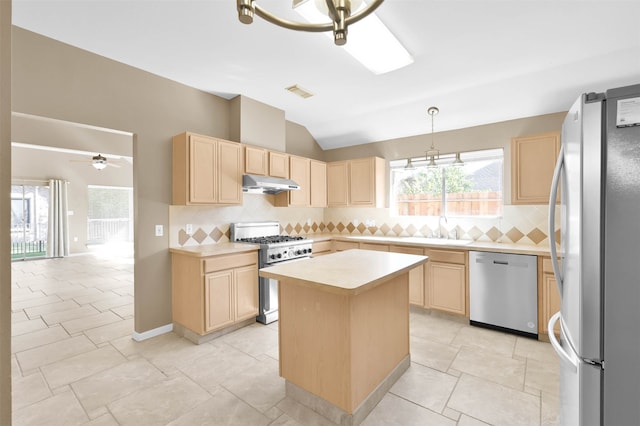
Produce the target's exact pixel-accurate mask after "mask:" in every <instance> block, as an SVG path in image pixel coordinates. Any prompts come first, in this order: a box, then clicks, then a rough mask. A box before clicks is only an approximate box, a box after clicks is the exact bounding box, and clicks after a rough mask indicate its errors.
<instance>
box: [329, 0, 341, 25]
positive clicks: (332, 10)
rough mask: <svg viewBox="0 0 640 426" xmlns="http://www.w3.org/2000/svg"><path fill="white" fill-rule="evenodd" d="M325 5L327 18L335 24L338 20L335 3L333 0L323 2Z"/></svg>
mask: <svg viewBox="0 0 640 426" xmlns="http://www.w3.org/2000/svg"><path fill="white" fill-rule="evenodd" d="M325 3H327V9H328V11H329V18H331V20H332V21H334V22H337V21H338V20H339V19H340V15H339V14H338V9H337V8H336V5H335V3H334V2H333V0H325Z"/></svg>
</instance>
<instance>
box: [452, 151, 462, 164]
mask: <svg viewBox="0 0 640 426" xmlns="http://www.w3.org/2000/svg"><path fill="white" fill-rule="evenodd" d="M451 165H453V166H457V167H460V166H464V161H462V160H461V159H460V153H459V152H456V159H455V160H453V163H451Z"/></svg>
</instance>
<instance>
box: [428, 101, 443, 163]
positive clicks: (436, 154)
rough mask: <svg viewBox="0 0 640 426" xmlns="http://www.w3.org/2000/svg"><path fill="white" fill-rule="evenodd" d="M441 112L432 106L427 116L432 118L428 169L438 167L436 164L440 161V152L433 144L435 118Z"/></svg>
mask: <svg viewBox="0 0 640 426" xmlns="http://www.w3.org/2000/svg"><path fill="white" fill-rule="evenodd" d="M439 112H440V110H439V109H438V108H437V107H434V106H432V107H429V108H427V114H429V115H430V116H431V148H429V150H428V151H427V152H426V153H425V154H426V157H427V160H428V161H429V163H428V164H427V167H429V168H434V167H438V165H437V164H436V160H438V159H440V150H439V149H436V147H435V145H434V143H433V116H434V115H436V114H438V113H439Z"/></svg>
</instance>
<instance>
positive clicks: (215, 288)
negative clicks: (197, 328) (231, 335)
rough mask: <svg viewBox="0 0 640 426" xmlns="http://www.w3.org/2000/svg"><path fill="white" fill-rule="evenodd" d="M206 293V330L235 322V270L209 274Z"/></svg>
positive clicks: (205, 288)
mask: <svg viewBox="0 0 640 426" xmlns="http://www.w3.org/2000/svg"><path fill="white" fill-rule="evenodd" d="M204 294H205V296H204V297H205V332H209V331H213V330H216V329H219V328H222V327H225V326H227V325H231V324H233V271H232V270H227V271H223V272H216V273H213V274H210V275H208V276H207V277H206V279H205V287H204Z"/></svg>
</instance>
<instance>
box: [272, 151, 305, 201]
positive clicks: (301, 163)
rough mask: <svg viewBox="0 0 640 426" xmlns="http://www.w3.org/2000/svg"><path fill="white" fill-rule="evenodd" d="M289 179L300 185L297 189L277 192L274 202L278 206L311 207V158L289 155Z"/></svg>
mask: <svg viewBox="0 0 640 426" xmlns="http://www.w3.org/2000/svg"><path fill="white" fill-rule="evenodd" d="M289 179H291V180H292V181H294V182H295V183H297V184H298V185H299V186H300V189H298V190H295V191H284V192H281V193H279V194H276V197H275V202H274V204H275V205H276V206H278V207H286V206H293V207H309V206H310V204H311V160H310V159H308V158H304V157H296V156H294V155H291V156H289Z"/></svg>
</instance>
